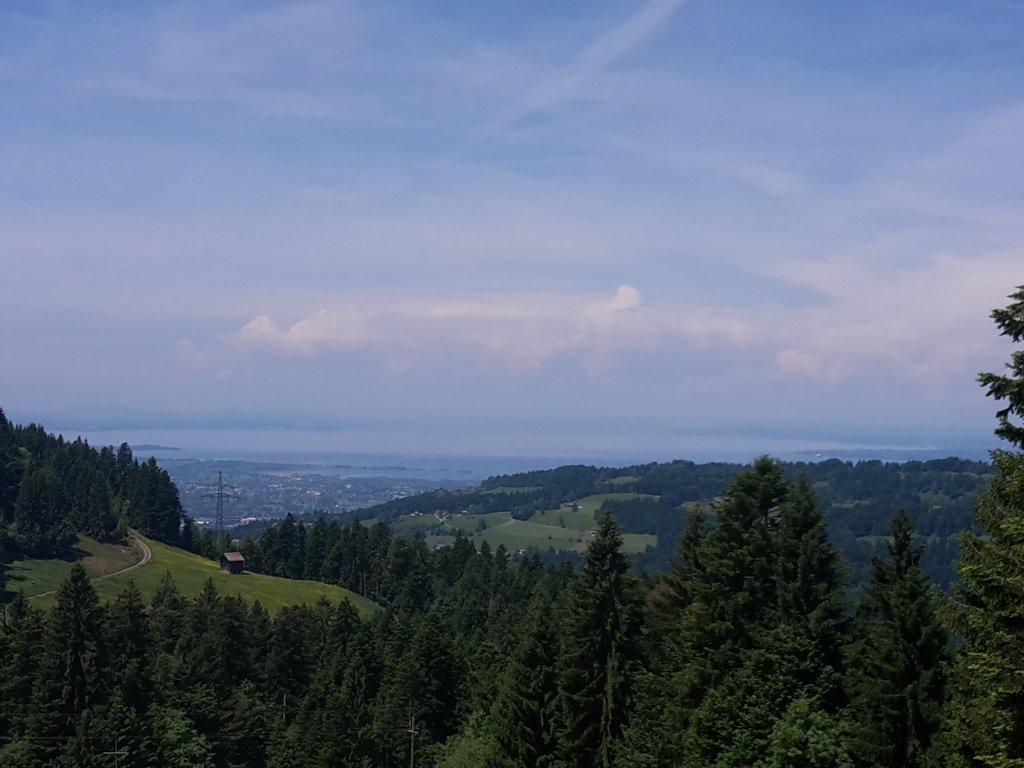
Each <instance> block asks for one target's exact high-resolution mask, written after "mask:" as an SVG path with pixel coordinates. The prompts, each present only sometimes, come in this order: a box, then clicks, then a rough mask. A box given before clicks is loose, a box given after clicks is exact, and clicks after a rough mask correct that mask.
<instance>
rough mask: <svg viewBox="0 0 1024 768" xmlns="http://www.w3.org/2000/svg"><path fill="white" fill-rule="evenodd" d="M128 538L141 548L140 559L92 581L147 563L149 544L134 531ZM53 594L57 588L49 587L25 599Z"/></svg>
mask: <svg viewBox="0 0 1024 768" xmlns="http://www.w3.org/2000/svg"><path fill="white" fill-rule="evenodd" d="M128 538H129V539H130V540H131V542H132V543H133V544H136V545H138V547H139V548H140V549H141V550H142V559H141V560H139V562H137V563H132V564H131V565H128V566H125V567H124V568H121V569H119V570H116V571H113V572H111V573H105V574H103V575H102V576H96V577H93V579H92V581H93V582H94V583H95V582H97V581H103V580H104V579H109V578H110V577H111V576H120V575H121V574H122V573H128V572H129V571H134V570H136V569H137V568H141V567H142V566H144V565H149V561H150V560H152V559H153V550H151V549H150V548H149V544H147V543H146V541H145V539H143V538H142V537H141V536H139V534H137V533H136V532H135V531H129V532H128ZM55 594H57V590H56V589H51V590H48V591H46V592H40V593H39V594H38V595H32V596H30V597H27V598H26V599H27V600H35V599H36V598H37V597H46V596H47V595H55Z"/></svg>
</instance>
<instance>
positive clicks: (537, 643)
mask: <svg viewBox="0 0 1024 768" xmlns="http://www.w3.org/2000/svg"><path fill="white" fill-rule="evenodd" d="M553 619H554V616H553V613H552V609H551V605H550V603H549V602H548V600H547V598H546V597H544V596H541V597H540V598H539V599H538V600H536V601H535V602H534V603H533V605H532V606H531V607H530V611H529V613H528V615H527V618H526V625H525V626H526V630H525V631H526V634H525V636H524V637H523V639H522V640H521V641H520V643H519V645H518V647H517V648H516V649H515V651H514V653H513V654H512V658H511V660H510V661H509V664H508V666H507V667H506V668H505V670H504V671H503V673H502V675H501V677H500V679H499V681H498V685H497V691H496V692H495V698H494V703H493V706H492V708H491V712H490V722H491V723H492V726H491V733H492V735H493V737H494V740H495V742H496V743H497V745H498V746H499V747H500V753H501V754H502V755H505V756H507V757H508V758H509V759H510V760H511V761H513V763H514V764H515V765H517V766H522V767H523V768H543V767H544V766H549V765H552V763H553V760H554V755H555V753H556V750H557V747H558V726H559V722H558V715H559V700H558V676H557V669H556V664H557V656H556V650H557V648H558V637H557V635H556V634H555V627H554V621H553Z"/></svg>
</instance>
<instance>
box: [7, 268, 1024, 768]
mask: <svg viewBox="0 0 1024 768" xmlns="http://www.w3.org/2000/svg"><path fill="white" fill-rule="evenodd" d="M1011 298H1012V303H1011V304H1010V305H1009V306H1008V307H1007V308H1005V309H1003V310H997V311H996V312H995V313H993V317H994V319H995V320H996V323H997V325H998V327H999V329H1000V330H1001V332H1002V333H1003V334H1004V335H1007V336H1008V337H1010V339H1011V340H1012V341H1013V342H1015V343H1017V344H1020V343H1021V342H1022V340H1024V287H1022V288H1021V289H1019V290H1018V291H1017V292H1016V293H1015V294H1013V296H1012V297H1011ZM980 381H981V384H982V385H983V387H984V388H985V389H986V391H987V392H988V394H989V395H990V396H992V397H993V398H994V399H995V400H996V401H997V402H998V403H999V407H1000V410H999V411H998V412H997V423H998V426H997V430H996V431H997V434H998V435H999V436H1000V437H1001V438H1002V439H1004V440H1005V441H1007V445H1008V448H1007V449H1005V450H1001V451H997V452H996V453H995V454H994V455H993V467H992V469H993V471H992V476H991V479H990V481H989V482H988V483H987V484H986V485H985V486H984V488H983V489H982V490H981V492H980V494H979V496H978V498H977V502H976V505H975V521H974V522H975V526H976V529H977V530H976V531H975V532H971V531H968V532H965V533H964V534H963V537H962V541H963V550H962V556H961V560H960V562H959V564H958V569H959V574H960V580H959V582H958V583H957V584H955V585H954V595H953V596H952V597H949V596H947V595H946V594H945V593H944V592H943V591H942V590H940V589H939V587H938V586H937V585H936V584H935V583H934V581H933V580H932V579H931V578H930V577H929V576H928V575H927V573H926V572H925V571H924V570H923V568H922V561H923V557H924V555H925V552H926V551H927V549H926V548H927V546H928V544H927V541H926V540H925V539H923V538H922V537H920V536H919V535H917V533H916V532H915V530H914V524H913V521H912V520H911V517H910V516H909V515H908V514H907V513H906V512H902V511H899V510H892V514H891V515H890V517H889V523H888V530H887V533H888V535H887V536H886V537H885V539H884V545H883V546H884V551H882V552H881V553H880V554H879V555H877V556H876V557H875V558H873V560H872V562H871V565H870V568H869V569H868V574H867V578H866V580H865V582H864V584H863V586H862V588H860V589H857V590H855V591H852V592H851V590H850V589H849V584H850V567H849V564H848V563H847V562H846V561H845V560H844V558H843V556H842V554H841V553H840V551H839V550H838V548H837V547H836V546H835V543H834V542H833V541H832V540H831V539H830V537H829V530H828V522H827V520H826V517H825V514H824V512H823V507H822V502H821V500H820V499H819V497H818V495H817V493H816V483H815V481H814V480H812V478H811V477H810V476H809V473H801V474H798V475H797V476H795V477H791V476H789V475H787V468H786V467H784V466H783V465H782V464H780V463H779V462H777V461H775V460H773V459H772V458H770V457H767V456H764V457H761V458H758V459H757V460H755V461H754V463H753V464H752V465H751V466H750V467H748V468H746V469H745V470H743V471H742V472H740V473H738V474H735V475H734V476H733V477H732V479H731V480H730V481H729V482H728V485H727V487H725V488H724V490H723V491H722V492H721V493H719V494H717V495H716V496H715V498H714V499H713V500H712V501H711V502H709V503H708V504H706V505H697V506H694V507H693V508H692V509H691V510H690V512H689V514H688V515H687V516H686V522H685V527H684V529H683V531H682V535H681V536H680V537H679V539H678V541H677V544H676V551H675V556H674V558H673V561H672V564H671V566H670V568H669V569H668V571H667V572H666V573H665V574H664V575H663V576H662V577H661V578H658V579H656V580H653V581H644V580H642V579H641V577H640V576H638V575H637V574H636V573H635V571H634V570H633V569H632V568H631V564H630V562H629V559H628V558H627V557H626V556H625V554H624V553H623V551H622V533H621V531H620V528H619V525H618V524H617V522H616V520H615V517H614V515H613V514H612V513H611V511H607V512H605V513H604V514H603V516H602V518H601V520H600V522H599V523H598V525H597V530H596V532H595V535H594V537H593V539H592V541H591V542H590V545H589V547H588V548H587V550H586V552H585V553H584V555H583V558H582V563H581V565H580V567H579V568H576V569H574V568H572V567H570V566H568V565H567V564H563V565H561V566H554V565H544V564H543V563H542V562H541V560H540V559H539V557H537V556H535V555H534V556H527V557H522V558H518V559H516V560H515V561H513V560H512V559H511V558H510V557H509V555H508V553H507V552H505V551H503V550H502V549H500V548H499V549H498V550H497V551H491V550H490V549H489V548H487V547H484V548H482V549H481V550H479V551H478V550H477V549H476V548H475V547H474V546H473V545H472V544H471V543H470V542H469V541H468V540H466V539H465V538H457V539H456V541H455V544H454V545H453V546H452V547H449V548H445V549H441V550H434V549H430V548H428V547H427V546H426V543H425V542H424V541H423V540H422V539H421V540H410V539H403V538H399V537H395V536H393V535H392V534H391V531H390V529H389V528H388V526H387V525H386V524H385V523H383V522H379V523H377V524H376V525H373V526H364V525H360V524H357V523H353V524H350V525H348V526H345V527H342V526H340V525H334V526H332V525H331V524H330V523H328V522H326V521H321V522H320V523H319V524H318V525H319V526H320V528H319V530H318V532H317V533H315V534H314V532H313V530H314V528H315V527H316V526H314V528H310V529H309V531H306V529H305V526H303V525H300V524H297V523H296V522H295V521H294V520H291V519H289V520H286V521H284V523H283V524H282V525H281V526H278V527H277V528H274V529H271V530H270V531H268V532H267V533H265V534H264V535H263V536H261V537H260V538H259V539H251V540H249V541H248V542H246V546H247V547H249V553H250V557H251V558H252V564H253V566H254V567H256V568H258V569H261V570H270V571H280V572H281V573H282V575H294V573H295V572H298V570H299V569H301V572H302V573H303V575H305V576H307V577H308V576H309V575H310V573H311V571H315V569H316V568H317V566H318V565H319V569H320V577H321V578H331V579H334V578H336V579H339V580H349V581H350V582H355V583H356V586H357V588H358V589H359V591H363V592H364V593H365V592H371V593H372V594H373V595H374V596H375V597H376V598H377V599H378V600H379V602H380V603H381V605H382V610H380V611H379V612H377V613H376V614H374V615H373V616H372V617H371V618H369V619H368V620H365V621H364V620H361V619H360V618H359V616H358V614H357V613H356V612H355V611H354V610H353V609H352V608H351V606H349V605H348V604H345V603H342V604H341V605H330V604H327V603H323V602H321V603H318V604H316V605H313V606H301V607H295V608H286V609H284V610H282V611H281V612H280V613H279V614H277V615H273V616H272V615H269V614H268V613H267V611H265V610H264V609H263V608H262V607H261V606H260V605H259V604H253V605H247V604H245V603H244V602H242V601H240V600H238V599H235V598H224V597H221V596H220V595H218V594H217V592H216V589H215V588H214V587H213V586H212V584H210V585H209V586H208V587H207V589H206V590H204V591H203V593H202V594H200V595H199V596H198V597H197V598H194V599H186V598H183V597H182V596H181V595H180V594H179V593H178V591H177V590H176V589H175V587H174V584H173V581H172V580H171V579H169V578H168V579H166V580H165V582H164V584H163V586H162V588H161V589H160V590H159V592H158V593H157V594H156V596H155V597H154V598H153V599H152V600H151V601H150V602H149V603H148V604H147V603H144V602H143V600H142V599H141V597H140V595H139V593H138V592H137V590H134V589H132V588H128V589H126V590H125V591H124V592H122V594H121V595H120V596H119V597H118V598H117V599H116V600H114V601H113V602H111V603H110V604H107V605H103V604H101V603H100V602H99V601H98V599H97V597H96V594H95V592H94V591H93V588H92V586H91V584H90V582H89V580H88V578H87V576H86V575H85V572H84V570H83V569H82V568H81V567H76V568H75V569H74V570H73V571H72V572H71V575H70V576H69V578H68V579H67V580H66V581H65V582H64V583H63V584H62V586H61V588H60V589H59V590H58V594H57V598H56V606H55V607H54V608H53V609H52V610H51V611H49V612H47V613H43V612H41V611H38V610H36V609H35V608H33V607H32V606H31V605H30V604H29V603H28V602H27V601H26V600H24V599H23V598H21V597H16V598H15V600H14V601H13V602H12V603H11V604H10V605H8V606H7V607H6V608H5V609H4V612H3V617H2V619H3V620H2V622H0V766H44V765H46V766H49V765H57V766H101V765H111V764H112V761H114V760H116V761H117V763H118V764H119V765H122V766H151V765H152V766H157V765H159V766H218V768H220V767H223V768H228V767H229V766H257V767H259V766H267V767H269V766H274V767H275V768H277V767H285V766H287V767H289V768H290V767H291V766H296V767H297V766H325V767H326V766H365V767H367V768H369V767H370V766H385V767H386V766H396V767H398V766H406V765H414V766H438V768H470V767H473V768H476V767H478V766H494V767H495V768H509V767H519V766H524V767H528V768H535V767H539V766H546V767H547V768H614V767H616V766H622V767H626V766H641V767H644V766H649V767H654V766H677V767H682V768H698V767H700V768H703V767H704V766H714V767H715V768H740V767H747V766H753V767H754V768H825V767H826V766H828V767H829V768H834V767H838V768H854V767H856V768H916V767H917V766H921V767H925V766H928V767H931V766H936V767H937V766H949V767H950V768H982V767H986V766H987V767H988V768H1012V767H1013V766H1024V706H1021V704H1022V702H1024V587H1022V584H1024V426H1022V425H1021V419H1022V417H1024V351H1018V352H1015V353H1014V354H1013V356H1012V358H1011V361H1010V363H1009V365H1008V366H1007V369H1006V370H1005V371H1004V372H1003V373H999V374H996V373H991V374H983V375H982V376H981V377H980ZM19 454H20V451H19ZM504 482H507V479H506V481H504ZM19 495H20V492H19ZM8 526H12V527H13V526H14V523H13V521H12V523H8ZM187 527H188V526H185V528H187ZM19 530H20V529H19V528H17V527H14V533H15V535H17V534H18V531H19ZM332 539H333V541H332ZM300 541H302V542H303V544H302V546H301V547H300V545H299V544H298V542H300ZM314 542H316V543H314ZM328 544H330V546H328ZM299 552H301V553H302V555H303V556H302V557H301V558H300V557H299V556H298V554H297V553H299ZM335 564H336V565H337V566H338V567H339V570H338V571H337V573H335V572H333V571H326V570H325V569H327V568H332V567H334V565H335Z"/></svg>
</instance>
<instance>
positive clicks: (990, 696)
mask: <svg viewBox="0 0 1024 768" xmlns="http://www.w3.org/2000/svg"><path fill="white" fill-rule="evenodd" d="M1010 298H1011V300H1012V301H1011V303H1010V304H1009V305H1008V306H1007V307H1005V308H1002V309H996V310H994V311H993V312H992V318H993V319H994V320H995V323H996V325H997V326H998V328H999V330H1000V333H1001V335H1003V336H1007V337H1009V338H1010V339H1011V340H1012V341H1013V342H1014V343H1018V344H1019V343H1020V342H1021V341H1024V286H1020V287H1018V288H1017V290H1016V291H1015V292H1014V293H1013V294H1011V296H1010ZM1006 368H1007V373H1004V374H995V373H982V374H980V375H979V377H978V381H979V383H980V384H981V385H982V386H983V387H985V388H986V391H987V394H988V395H989V396H990V397H992V398H994V399H995V400H996V401H997V402H999V403H1001V404H1003V403H1004V401H1005V404H1004V405H1003V407H1001V408H1000V409H999V410H998V411H997V412H996V419H997V422H998V426H997V428H996V430H995V431H996V434H997V435H998V436H999V437H1001V438H1003V439H1004V440H1006V441H1007V442H1009V443H1010V444H1011V445H1012V446H1014V448H1015V449H1016V450H997V451H994V452H993V454H992V458H993V462H994V464H995V470H996V472H995V477H994V478H993V479H992V481H991V483H990V484H989V486H988V487H987V488H986V490H985V492H984V493H983V495H982V497H981V498H980V499H979V503H978V506H977V508H976V513H975V514H976V518H977V521H978V523H979V525H980V526H981V528H982V529H983V531H984V535H983V536H978V535H974V534H972V533H966V534H964V536H963V556H962V559H961V562H960V576H961V579H962V582H961V585H960V586H959V588H958V590H957V597H958V610H957V611H956V627H955V628H956V630H957V631H958V633H959V634H960V635H961V636H962V637H963V640H964V644H963V648H962V651H961V653H960V655H959V658H958V662H957V669H956V682H957V685H956V691H955V696H954V700H953V704H952V711H953V713H954V716H953V718H952V723H951V725H950V728H949V729H948V730H949V734H948V736H947V738H945V739H944V742H945V744H944V746H945V755H944V756H945V760H946V763H947V764H948V765H951V766H953V765H956V766H961V765H962V766H967V765H979V764H981V765H987V766H993V767H994V768H1020V767H1021V766H1024V675H1022V674H1021V670H1024V452H1022V450H1024V427H1022V426H1021V421H1022V420H1024V349H1016V350H1014V351H1013V353H1012V355H1011V359H1010V362H1009V363H1008V364H1007V365H1006Z"/></svg>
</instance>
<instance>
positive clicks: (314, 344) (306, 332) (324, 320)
mask: <svg viewBox="0 0 1024 768" xmlns="http://www.w3.org/2000/svg"><path fill="white" fill-rule="evenodd" d="M238 340H239V341H241V342H242V343H243V344H248V345H252V346H269V347H273V348H275V349H277V350H279V351H281V352H286V353H293V354H294V353H297V354H303V355H310V354H313V353H314V352H316V351H318V350H320V349H351V348H354V347H357V346H360V345H362V344H363V343H365V342H366V341H367V323H366V318H364V317H363V316H362V315H361V314H360V313H358V312H355V311H353V310H347V309H346V310H332V311H330V312H328V311H327V310H320V311H319V312H316V313H314V314H312V315H309V316H308V317H304V318H303V319H301V320H299V321H298V322H295V323H293V324H292V325H290V326H288V328H286V329H284V330H282V329H281V328H279V327H278V325H277V323H275V322H274V320H273V318H271V317H270V316H269V315H260V316H258V317H254V318H253V319H252V320H250V321H249V322H248V323H246V324H245V325H244V326H243V327H242V328H241V330H240V331H239V332H238Z"/></svg>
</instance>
